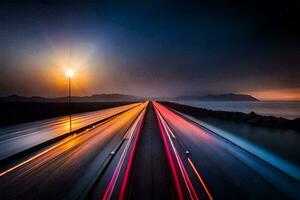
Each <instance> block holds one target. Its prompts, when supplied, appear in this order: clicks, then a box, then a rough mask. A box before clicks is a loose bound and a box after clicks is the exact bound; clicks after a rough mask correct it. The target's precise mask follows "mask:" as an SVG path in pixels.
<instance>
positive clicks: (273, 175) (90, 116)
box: [0, 102, 300, 200]
mask: <svg viewBox="0 0 300 200" xmlns="http://www.w3.org/2000/svg"><path fill="white" fill-rule="evenodd" d="M66 118H67V117H66ZM66 121H68V119H64V117H63V118H56V119H50V120H45V121H43V122H34V123H28V124H23V125H19V126H14V128H13V129H12V128H11V127H10V128H6V129H2V131H4V133H3V134H2V135H1V137H0V155H1V156H2V158H5V157H7V156H11V155H14V154H15V153H18V152H20V151H21V152H22V151H23V150H24V149H25V150H26V149H28V148H32V147H34V146H35V145H38V144H40V143H43V142H47V141H48V140H49V139H53V138H57V137H58V136H60V135H63V134H65V133H66V132H67V131H68V128H67V127H66V126H69V124H68V122H66ZM95 122H98V123H96V124H94V123H95ZM65 123H67V125H65ZM74 123H75V124H76V125H74V126H73V127H72V128H74V129H78V130H80V131H78V132H74V133H72V134H70V135H67V136H66V137H64V138H61V139H59V140H57V141H55V142H52V143H49V144H47V145H46V146H43V147H42V148H37V149H35V150H34V151H32V152H30V153H28V154H24V155H23V156H21V157H17V158H15V159H13V160H3V159H2V160H1V161H0V199H4V200H6V199H7V200H9V199H55V200H57V199H72V200H73V199H103V200H107V199H193V200H196V199H209V200H211V199H300V187H299V181H298V180H296V179H294V178H293V177H290V176H289V175H287V174H285V173H283V172H282V171H280V170H279V169H277V168H276V167H274V166H276V165H274V166H273V165H270V164H269V163H267V162H265V161H264V160H263V159H261V158H259V157H257V156H256V155H255V154H253V153H251V152H249V151H247V150H246V149H244V148H242V146H239V145H237V144H235V143H233V142H232V141H230V140H229V139H228V138H224V137H223V136H222V135H219V134H218V133H216V132H214V131H212V130H209V129H208V128H206V127H204V126H202V125H201V124H199V123H197V121H193V120H191V119H190V118H189V117H188V116H186V115H182V114H181V113H178V112H177V111H175V110H172V109H169V108H167V107H165V106H163V105H162V104H159V103H157V102H150V103H148V102H144V103H140V104H130V105H127V106H121V107H116V108H112V109H105V110H101V111H96V112H90V113H85V114H80V115H78V116H76V117H74ZM39 124H40V126H39ZM90 124H93V126H88V125H90ZM87 126H88V127H87ZM1 141H2V143H1ZM23 144H25V145H23ZM1 145H2V146H1Z"/></svg>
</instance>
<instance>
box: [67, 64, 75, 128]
mask: <svg viewBox="0 0 300 200" xmlns="http://www.w3.org/2000/svg"><path fill="white" fill-rule="evenodd" d="M74 74H75V73H74V71H73V70H72V69H68V70H67V71H66V76H67V77H68V79H69V114H70V132H71V130H72V116H71V115H72V114H71V78H72V77H73V76H74Z"/></svg>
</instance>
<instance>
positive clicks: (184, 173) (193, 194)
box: [154, 103, 198, 200]
mask: <svg viewBox="0 0 300 200" xmlns="http://www.w3.org/2000/svg"><path fill="white" fill-rule="evenodd" d="M154 104H155V105H156V103H154ZM156 109H157V108H156ZM156 113H157V115H158V117H159V119H160V121H161V123H162V125H163V127H164V130H165V133H166V135H167V137H168V139H169V143H170V144H171V147H172V149H173V152H174V155H175V158H176V160H177V163H178V166H179V169H180V172H181V174H182V177H183V180H184V182H185V185H186V188H187V189H188V192H189V195H190V198H191V199H196V200H197V199H198V196H197V194H196V191H195V188H194V186H193V184H192V182H191V180H190V178H189V175H188V173H187V171H186V169H185V167H184V165H183V162H182V160H181V158H180V156H179V153H178V151H177V149H176V148H175V145H174V143H173V141H172V139H171V136H170V135H174V134H169V131H168V130H170V129H168V128H166V127H167V126H168V125H167V124H166V122H165V121H164V119H163V117H162V116H161V114H160V113H159V111H158V112H156ZM164 141H166V140H164Z"/></svg>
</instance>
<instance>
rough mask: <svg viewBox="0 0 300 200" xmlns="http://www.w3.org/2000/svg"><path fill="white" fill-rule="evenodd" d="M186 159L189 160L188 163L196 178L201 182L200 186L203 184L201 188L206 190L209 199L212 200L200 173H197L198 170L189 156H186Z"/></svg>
mask: <svg viewBox="0 0 300 200" xmlns="http://www.w3.org/2000/svg"><path fill="white" fill-rule="evenodd" d="M188 161H189V163H190V165H191V167H192V169H193V170H194V172H195V174H196V175H197V178H198V180H199V181H200V182H201V184H202V186H203V188H204V190H205V192H206V194H207V196H208V198H209V199H210V200H213V197H212V195H211V193H210V192H209V190H208V187H207V186H206V184H205V182H204V180H203V178H202V177H201V175H200V173H199V172H198V170H197V169H196V167H195V165H194V163H193V162H192V160H191V159H190V158H188Z"/></svg>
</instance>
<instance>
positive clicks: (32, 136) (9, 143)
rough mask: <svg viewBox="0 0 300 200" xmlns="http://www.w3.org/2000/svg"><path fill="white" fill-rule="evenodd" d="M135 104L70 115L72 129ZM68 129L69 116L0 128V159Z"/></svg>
mask: <svg viewBox="0 0 300 200" xmlns="http://www.w3.org/2000/svg"><path fill="white" fill-rule="evenodd" d="M136 105H137V104H129V105H125V106H119V107H114V108H108V109H103V110H100V111H94V112H88V113H83V114H75V115H72V120H71V125H72V126H71V127H72V130H73V131H74V130H77V129H79V128H81V127H84V126H87V125H89V124H92V123H95V122H97V121H101V120H103V119H106V118H108V117H110V116H113V115H116V114H118V113H120V112H123V111H125V110H128V109H130V108H132V107H134V106H136ZM69 131H70V118H69V116H62V117H56V118H52V119H48V120H42V121H37V122H32V123H25V124H20V125H14V126H9V127H3V128H0V133H1V134H0V149H1V151H0V160H3V159H5V158H7V157H9V156H11V155H14V154H16V153H18V152H21V151H24V150H26V149H28V148H30V147H33V146H35V145H37V144H40V143H42V142H45V141H47V140H50V139H53V138H55V137H58V136H61V135H63V134H65V133H68V132H69Z"/></svg>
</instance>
